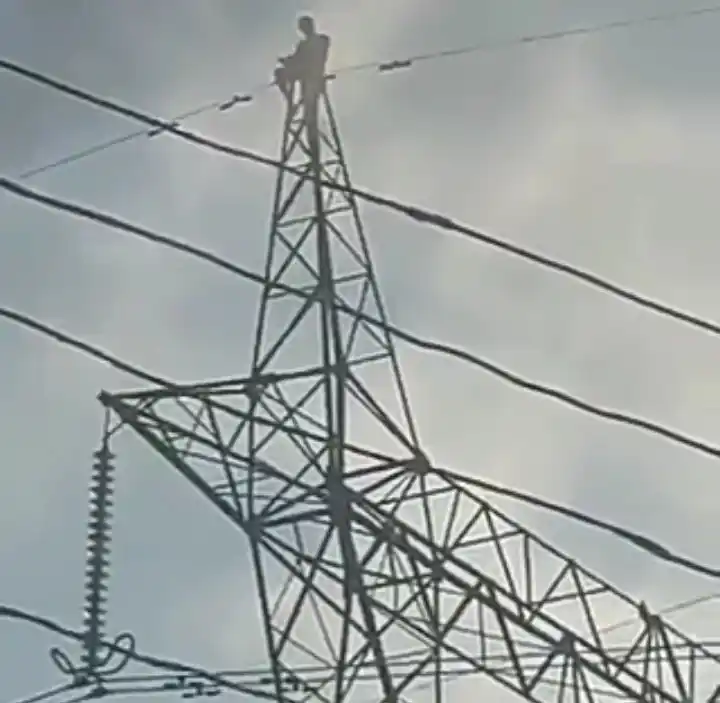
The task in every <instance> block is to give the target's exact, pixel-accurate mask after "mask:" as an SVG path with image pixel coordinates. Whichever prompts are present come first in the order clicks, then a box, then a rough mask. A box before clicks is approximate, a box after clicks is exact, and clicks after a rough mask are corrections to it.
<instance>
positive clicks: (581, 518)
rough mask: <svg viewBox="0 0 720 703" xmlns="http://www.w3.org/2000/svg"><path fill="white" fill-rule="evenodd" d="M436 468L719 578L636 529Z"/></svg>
mask: <svg viewBox="0 0 720 703" xmlns="http://www.w3.org/2000/svg"><path fill="white" fill-rule="evenodd" d="M436 471H437V473H438V474H439V475H440V476H443V477H444V478H446V479H447V480H449V481H450V483H451V484H452V485H454V486H472V487H473V488H477V489H480V490H483V491H487V492H489V493H494V494H496V495H502V496H505V497H506V498H511V499H512V500H516V501H520V502H522V503H527V504H529V505H533V506H535V507H536V508H542V509H543V510H547V511H549V512H553V513H557V514H559V515H562V516H563V517H567V518H570V519H572V520H576V521H577V522H580V523H583V524H585V525H590V526H591V527H596V528H599V529H601V530H604V531H605V532H609V533H610V534H613V535H615V536H616V537H620V538H621V539H623V540H625V541H626V542H630V543H631V544H634V545H635V546H636V547H639V548H640V549H642V550H643V551H645V552H648V553H649V554H651V555H652V556H654V557H656V558H658V559H660V560H661V561H666V562H669V563H671V564H676V565H677V566H681V567H683V568H685V569H688V570H690V571H694V572H696V573H698V574H701V575H703V576H709V577H710V578H720V569H718V568H715V567H708V566H705V565H703V564H700V563H699V562H697V561H693V560H692V559H688V558H687V557H684V556H682V555H679V554H675V553H674V552H672V551H670V550H669V549H668V548H667V547H665V546H663V545H662V544H660V543H659V542H656V541H655V540H653V539H650V538H649V537H646V536H645V535H643V534H641V533H639V532H634V531H632V530H629V529H627V528H625V527H621V526H619V525H617V524H614V523H611V522H607V521H606V520H600V519H599V518H595V517H592V516H591V515H588V514H587V513H583V512H581V511H579V510H575V509H573V508H568V507H566V506H564V505H560V504H559V503H553V502H551V501H549V500H545V499H544V498H540V497H539V496H537V495H535V494H532V493H527V492H525V491H519V490H516V489H514V488H506V487H504V486H499V485H497V484H495V483H491V482H490V481H484V480H483V479H480V478H475V477H473V476H467V475H465V474H459V473H457V472H455V471H452V470H450V469H436ZM706 600H709V598H707V599H706Z"/></svg>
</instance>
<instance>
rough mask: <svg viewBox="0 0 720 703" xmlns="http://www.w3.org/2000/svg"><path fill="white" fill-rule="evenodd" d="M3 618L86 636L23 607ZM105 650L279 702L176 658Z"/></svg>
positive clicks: (3, 612)
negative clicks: (175, 659)
mask: <svg viewBox="0 0 720 703" xmlns="http://www.w3.org/2000/svg"><path fill="white" fill-rule="evenodd" d="M0 618H11V619H13V620H22V621H24V622H29V623H32V624H33V625H37V626H38V627H42V628H43V629H45V630H49V631H50V632H54V633H55V634H58V635H61V636H62V637H66V638H68V639H72V640H75V641H76V642H82V641H83V639H84V637H85V635H84V633H82V632H78V631H76V630H72V629H70V628H69V627H65V626H64V625H60V624H59V623H57V622H55V621H54V620H51V619H50V618H46V617H43V616H41V615H35V614H34V613H30V612H28V611H26V610H21V609H19V608H10V607H8V606H0ZM102 645H103V647H106V648H107V650H108V651H112V652H115V653H117V654H121V655H122V656H124V657H127V658H128V659H130V660H132V661H136V662H138V663H140V664H147V665H148V666H151V667H153V668H155V669H165V670H167V671H174V672H176V673H181V674H188V675H191V676H200V677H202V678H205V679H207V680H208V681H211V682H212V683H214V684H216V685H218V686H222V687H224V688H228V689H231V690H234V691H237V692H238V693H245V694H249V695H252V696H258V697H260V698H264V699H267V700H272V701H274V700H276V698H275V696H274V695H272V694H269V693H267V692H265V691H261V690H257V689H252V688H249V687H247V686H243V685H242V684H238V683H236V682H235V681H231V680H229V679H227V678H225V677H222V676H218V675H217V674H214V673H212V672H211V671H208V670H206V669H200V668H197V667H194V666H188V665H187V664H183V663H182V662H178V661H174V660H172V659H164V658H160V657H154V656H150V655H147V654H142V653H140V652H137V651H135V650H134V648H125V647H121V646H118V644H117V643H115V642H103V643H102Z"/></svg>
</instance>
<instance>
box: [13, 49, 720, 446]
mask: <svg viewBox="0 0 720 703" xmlns="http://www.w3.org/2000/svg"><path fill="white" fill-rule="evenodd" d="M0 69H5V70H7V71H10V72H12V73H16V74H17V75H20V76H22V77H24V78H27V79H28V80H31V81H34V82H36V83H39V84H41V85H45V86H47V87H49V88H53V89H55V90H58V91H59V92H61V93H64V94H66V95H70V96H72V97H75V98H77V99H78V100H82V101H84V102H88V103H90V104H92V105H95V106H97V107H100V108H103V109H105V110H107V111H109V112H113V113H115V114H117V115H121V116H123V117H127V118H129V119H132V120H135V121H136V122H141V123H143V124H146V125H148V126H150V127H154V128H157V129H164V130H165V131H167V132H168V133H171V134H174V135H175V136H177V137H180V138H181V139H184V140H185V141H188V142H190V143H192V144H195V145H197V146H199V147H203V148H206V149H209V150H212V151H215V152H218V153H221V154H225V155H226V156H231V157H234V158H238V159H244V160H248V161H252V162H254V163H258V164H261V165H263V166H269V167H271V168H274V169H281V170H283V171H286V172H287V173H292V174H294V175H296V176H298V177H301V178H304V177H305V174H304V172H303V171H302V169H299V168H297V167H295V166H291V165H289V164H285V163H283V162H281V161H279V160H278V159H275V158H272V157H269V156H264V155H262V154H259V153H257V152H254V151H251V150H249V149H243V148H239V147H234V146H232V145H230V144H226V143H223V142H219V141H215V140H213V139H209V138H207V137H204V136H202V135H200V134H196V133H194V132H189V131H187V130H184V129H180V128H179V127H177V126H175V125H174V124H172V123H167V122H163V121H162V120H159V119H157V118H155V117H152V116H151V115H148V114H146V113H143V112H140V111H138V110H135V109H133V108H128V107H125V106H123V105H120V104H119V103H116V102H114V101H111V100H107V99H105V98H101V97H99V96H97V95H94V94H93V93H88V92H87V91H85V90H81V89H80V88H76V87H74V86H71V85H69V84H68V83H65V82H63V81H58V80H56V79H54V78H51V77H49V76H46V75H44V74H42V73H38V72H37V71H33V70H31V69H28V68H25V67H23V66H21V65H19V64H16V63H13V62H10V61H5V60H3V59H0ZM3 181H4V182H5V183H6V184H12V182H11V181H9V180H8V179H3ZM14 185H15V186H17V185H18V184H14ZM321 185H322V186H324V187H325V188H328V189H329V190H335V191H339V192H342V193H349V194H352V195H354V196H355V197H357V198H359V199H361V200H365V201H366V202H369V203H372V204H373V205H378V206H380V207H384V208H387V209H389V210H393V211H394V212H398V213H400V214H402V215H405V216H406V217H409V218H410V219H412V220H415V221H416V222H420V223H424V224H428V225H430V226H432V227H436V228H437V229H441V230H445V231H447V232H452V233H455V234H461V235H463V236H465V237H468V238H469V239H473V240H475V241H478V242H481V243H483V244H487V245H489V246H492V247H494V248H496V249H498V250H500V251H503V252H505V253H506V254H510V255H512V256H515V257H517V258H520V259H524V260H525V261H529V262H530V263H533V264H535V265H538V266H542V267H543V268H547V269H549V270H551V271H554V272H555V273H561V274H564V275H566V276H568V277H569V278H573V279H575V280H578V281H580V282H582V283H585V284H586V285H589V286H592V287H594V288H597V289H599V290H601V291H603V292H605V293H610V294H611V295H614V296H616V297H618V298H622V299H623V300H626V301H628V302H631V303H633V304H635V305H638V306H639V307H642V308H645V309H647V310H650V311H651V312H654V313H656V314H658V315H663V316H665V317H669V318H672V319H674V320H676V321H679V322H682V323H684V324H687V325H689V326H691V327H695V328H697V329H701V330H703V331H705V332H710V333H712V334H715V335H718V336H720V325H718V324H717V323H715V322H711V321H708V320H705V319H703V318H701V317H698V316H696V315H693V314H690V313H687V312H684V311H682V310H679V309H678V308H674V307H670V306H669V305H666V304H664V303H661V302H658V301H656V300H653V299H652V298H648V297H645V296H643V295H640V294H639V293H635V292H634V291H631V290H629V289H627V288H622V287H621V286H619V285H617V284H616V283H613V282H611V281H609V280H607V279H604V278H601V277H600V276H597V275H596V274H594V273H591V272H589V271H585V270H583V269H580V268H578V267H575V266H572V265H570V264H567V263H564V262H562V261H558V260H557V259H552V258H550V257H547V256H544V255H542V254H538V253H536V252H533V251H531V250H529V249H524V248H522V247H520V246H518V245H516V244H514V243H512V242H509V241H507V240H503V239H500V238H498V237H494V236H492V235H489V234H485V233H484V232H480V231H479V230H475V229H472V228H471V227H468V226H466V225H463V224H460V223H458V222H455V221H454V220H452V219H451V218H450V217H448V216H446V215H443V214H441V213H437V212H432V211H430V210H427V209H424V208H421V207H418V206H416V205H408V204H406V203H402V202H400V201H398V200H395V199H392V198H388V197H385V196H381V195H378V194H377V193H373V192H372V191H369V190H365V189H361V188H348V187H347V186H343V185H340V184H338V183H335V182H333V181H328V180H321ZM577 407H580V406H577ZM608 419H611V418H608ZM696 448H697V447H696Z"/></svg>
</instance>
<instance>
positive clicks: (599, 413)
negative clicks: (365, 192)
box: [0, 178, 720, 458]
mask: <svg viewBox="0 0 720 703" xmlns="http://www.w3.org/2000/svg"><path fill="white" fill-rule="evenodd" d="M0 190H5V191H6V192H9V193H12V194H14V195H17V196H19V197H21V198H24V199H27V200H32V201H34V202H36V203H38V204H41V205H45V206H46V207H50V208H52V209H54V210H59V211H62V212H66V213H68V214H71V215H75V216H77V217H81V218H83V219H86V220H90V221H92V222H96V223H98V224H101V225H104V226H105V227H108V228H110V229H112V230H115V231H119V232H124V233H126V234H130V235H133V236H136V237H139V238H141V239H145V240H147V241H151V242H154V243H156V244H161V245H163V246H166V247H169V248H172V249H175V250H176V251H180V252H183V253H186V254H190V255H191V256H194V257H197V258H199V259H201V260H202V261H205V262H207V263H211V264H213V265H215V266H218V267H219V268H222V269H223V270H225V271H228V272H230V273H233V274H234V275H236V276H239V277H242V278H245V279H246V280H249V281H252V282H253V283H257V284H260V285H264V284H265V282H266V281H265V278H264V276H262V275H260V274H259V273H256V272H255V271H252V270H250V269H247V268H244V267H242V266H239V265H237V264H234V263H232V262H230V261H227V260H226V259H223V258H222V257H220V256H218V255H216V254H213V253H211V252H209V251H207V250H204V249H201V248H199V247H196V246H193V245H190V244H185V243H183V242H180V241H178V240H175V239H172V238H171V237H168V236H166V235H162V234H158V233H157V232H153V231H151V230H149V229H147V228H145V227H141V226H138V225H134V224H132V223H130V222H127V221H126V220H123V219H121V218H119V217H117V216H115V215H110V214H107V213H104V212H100V211H99V210H95V209H92V208H88V207H85V206H82V205H77V204H75V203H71V202H69V201H67V200H61V199H59V198H55V197H53V196H49V195H45V194H43V193H39V192H38V191H35V190H32V189H30V188H28V187H27V186H24V185H21V184H19V183H15V182H14V181H11V180H9V179H7V178H0ZM273 286H274V287H275V288H276V289H277V290H278V291H282V292H285V293H290V294H291V295H295V296H298V297H302V298H305V299H307V298H308V297H309V296H310V295H311V293H310V292H308V291H307V290H303V289H300V288H295V287H294V286H290V285H287V284H285V283H282V282H280V281H277V282H274V283H273ZM336 305H337V307H338V309H339V310H341V311H342V312H345V313H347V314H350V315H353V316H354V317H355V318H356V319H358V320H361V321H363V322H364V323H366V324H368V325H372V326H375V327H378V328H380V329H384V330H387V331H388V332H389V333H390V334H392V335H393V336H395V337H396V338H397V339H401V340H403V341H404V342H407V343H408V344H410V345H412V346H415V347H417V348H419V349H422V350H425V351H431V352H436V353H439V354H443V355H446V356H449V357H453V358H455V359H459V360H461V361H464V362H466V363H469V364H472V365H473V366H476V367H478V368H481V369H483V370H484V371H486V372H488V373H490V374H492V375H494V376H496V377H498V378H500V379H501V380H503V381H505V382H507V383H509V384H511V385H513V386H516V387H518V388H520V389H521V390H524V391H528V392H531V393H535V394H537V395H542V396H545V397H547V398H552V399H553V400H556V401H559V402H561V403H563V404H564V405H568V406H570V407H572V408H573V409H575V410H580V411H582V412H585V413H587V414H589V415H593V416H595V417H600V418H603V419H605V420H609V421H611V422H615V423H619V424H623V425H629V426H632V427H635V428H636V429H641V430H644V431H645V432H648V433H650V434H654V435H657V436H660V437H663V438H664V439H667V440H669V441H671V442H673V443H676V444H679V445H681V446H684V447H687V448H689V449H693V450H695V451H697V452H699V453H701V454H705V455H708V456H712V457H713V458H720V447H717V446H714V445H711V444H708V443H706V442H704V441H702V440H699V439H696V438H694V437H691V436H689V435H686V434H683V433H681V432H679V431H677V430H674V429H671V428H668V427H666V426H664V425H660V424H657V423H654V422H651V421H649V420H645V419H643V418H640V417H637V416H634V415H628V414H625V413H621V412H618V411H616V410H610V409H606V408H602V407H600V406H597V405H594V404H592V403H590V402H588V401H585V400H582V399H580V398H578V397H576V396H574V395H571V394H569V393H566V392H565V391H562V390H559V389H557V388H553V387H551V386H546V385H543V384H541V383H537V382H535V381H531V380H528V379H526V378H523V377H522V376H519V375H518V374H516V373H513V372H511V371H508V370H506V369H504V368H502V367H500V366H498V365H496V364H494V363H493V362H490V361H487V360H486V359H482V358H480V357H478V356H476V355H474V354H471V353H470V352H468V351H465V350H463V349H458V348H456V347H453V346H450V345H447V344H442V343H440V342H433V341H430V340H427V339H424V338H422V337H419V336H417V335H414V334H412V333H410V332H407V331H405V330H403V329H401V328H399V327H396V326H394V325H391V324H386V323H383V322H382V321H380V320H377V319H375V318H374V317H372V316H370V315H367V314H365V313H362V312H360V311H358V310H354V309H353V308H351V307H349V306H348V305H346V304H344V303H343V302H341V301H337V302H336ZM35 324H37V323H35Z"/></svg>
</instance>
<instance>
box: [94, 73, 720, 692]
mask: <svg viewBox="0 0 720 703" xmlns="http://www.w3.org/2000/svg"><path fill="white" fill-rule="evenodd" d="M311 87H312V86H310V87H308V85H306V86H305V90H304V91H300V90H296V91H295V93H294V94H293V95H292V96H290V98H289V100H288V105H287V114H286V119H285V125H284V130H283V136H282V159H283V161H284V162H285V163H287V164H293V165H295V166H296V167H298V169H300V175H298V174H297V173H296V174H288V173H285V172H282V171H281V172H279V173H278V180H277V186H276V193H275V200H274V204H273V215H272V224H271V236H270V242H269V247H268V258H267V267H266V284H265V286H264V290H263V292H262V297H261V303H260V313H259V318H258V322H257V329H256V335H255V343H254V350H253V362H252V366H251V369H250V373H249V374H248V375H247V377H245V378H240V379H230V380H220V381H217V382H213V383H202V384H198V385H195V386H192V387H183V388H174V389H170V390H169V389H150V390H145V391H139V392H128V393H102V394H101V395H100V400H101V402H102V404H103V405H104V406H105V407H106V408H107V409H108V410H109V411H111V412H112V413H113V415H114V416H115V418H116V419H117V420H118V421H119V422H120V423H121V424H124V425H125V426H126V427H129V428H131V429H132V430H133V431H134V432H135V433H136V434H137V435H138V436H139V437H140V438H142V439H143V440H144V441H145V442H146V443H147V444H148V445H149V446H150V447H151V448H152V449H153V450H155V451H156V452H157V453H158V454H159V455H160V456H162V457H163V458H164V459H165V461H166V462H167V463H168V464H169V465H170V466H171V467H173V468H174V469H175V470H177V471H178V472H180V474H182V476H184V477H185V478H186V479H187V480H188V482H189V483H190V484H192V485H193V486H194V487H195V488H196V489H197V490H198V491H200V492H201V493H202V494H203V495H204V496H205V497H206V499H207V500H208V501H209V503H211V504H212V505H214V506H215V508H217V509H218V510H220V511H221V512H222V513H223V514H224V515H225V516H226V517H227V518H228V520H229V521H230V522H231V523H232V524H233V525H234V526H235V527H237V528H239V529H240V530H241V531H242V532H243V533H244V534H245V536H246V538H247V542H248V544H249V547H250V552H251V556H252V563H253V567H254V574H255V579H256V585H257V591H258V604H259V611H260V614H261V616H262V623H263V630H264V637H265V643H266V647H267V652H268V658H269V679H268V680H267V681H266V683H267V685H268V686H270V688H271V689H272V690H273V691H274V693H275V695H276V697H277V699H278V700H297V701H305V700H321V701H328V702H332V703H335V702H338V703H339V702H340V701H350V700H353V701H354V700H378V701H383V702H387V703H395V702H396V701H400V700H408V699H412V697H413V693H412V691H413V690H414V689H413V687H414V685H415V684H417V683H418V682H420V681H424V682H425V684H426V685H429V686H430V687H431V690H432V694H433V697H434V699H435V700H436V701H438V702H440V701H443V700H447V699H448V695H449V694H448V693H447V691H446V686H447V681H448V677H449V676H450V673H449V672H451V671H453V670H455V669H457V668H458V667H460V668H461V669H462V672H463V674H468V673H477V674H481V675H482V676H483V677H485V678H487V679H489V680H494V681H495V682H497V683H498V684H500V685H501V687H505V688H506V689H508V690H509V691H513V692H515V693H516V694H517V695H518V696H519V697H521V698H524V699H527V700H530V701H548V700H557V701H575V702H578V703H579V702H581V701H582V702H583V703H590V702H596V701H606V700H611V699H612V700H617V699H618V698H620V699H621V700H632V701H652V702H653V703H655V702H657V703H660V702H664V701H667V702H668V703H669V702H671V701H672V702H675V703H680V702H684V701H709V700H711V694H712V693H713V691H714V690H715V687H717V685H718V682H720V659H718V658H717V657H716V655H715V654H713V653H712V652H711V651H709V650H708V649H707V648H706V647H704V646H703V645H701V644H698V643H695V642H693V641H692V640H691V639H690V638H688V637H686V636H684V635H683V634H682V633H680V632H679V631H677V630H676V629H674V628H673V627H671V626H670V625H669V624H667V623H666V622H665V621H664V620H663V619H662V618H660V617H657V616H655V615H653V614H652V613H651V612H650V611H649V610H648V608H647V607H646V606H645V605H643V604H642V603H636V602H634V601H633V600H632V599H631V598H629V597H628V596H626V595H624V594H622V593H620V592H619V591H618V590H616V589H614V588H613V587H612V586H610V585H609V584H608V583H606V582H605V581H603V580H602V579H601V578H599V577H597V576H595V575H593V574H591V573H590V572H588V571H586V570H585V569H583V568H582V567H580V566H579V565H578V564H577V563H576V562H575V561H574V560H573V559H571V558H570V557H568V556H565V555H563V554H561V553H560V552H558V551H557V550H555V549H553V548H552V547H551V546H550V545H548V544H546V543H545V542H543V541H542V540H541V539H540V538H539V537H537V536H535V535H533V534H532V533H531V532H529V531H528V530H526V529H525V528H523V527H522V526H521V525H519V524H517V523H516V522H515V521H513V520H512V519H510V518H509V517H507V516H506V515H504V514H502V513H501V512H499V511H498V510H496V509H495V508H493V507H492V506H491V505H490V504H489V503H487V502H486V501H485V500H483V499H481V498H480V497H479V496H477V495H474V494H473V493H472V492H471V491H469V490H467V489H466V488H465V487H464V486H463V485H461V484H459V483H458V482H456V481H455V480H454V479H452V478H451V477H450V476H448V475H447V474H445V473H444V472H443V471H442V470H440V469H437V468H435V467H433V466H431V464H430V462H429V461H428V459H427V458H426V456H425V454H424V453H423V451H422V448H421V446H420V444H419V441H418V439H417V435H416V432H415V429H414V425H413V421H412V417H411V413H410V408H409V403H408V400H407V394H406V392H405V388H404V383H403V380H402V377H401V374H400V370H399V365H398V361H397V357H396V354H395V351H394V349H393V345H392V341H391V339H390V337H389V336H388V335H387V334H383V333H378V332H377V330H376V329H374V328H371V327H369V326H367V325H365V324H364V323H363V322H362V321H361V320H360V319H359V318H358V317H357V315H353V314H352V312H351V311H352V310H356V311H360V312H362V313H363V314H365V315H369V316H372V317H374V318H376V319H379V320H381V321H384V319H385V312H384V309H383V305H382V302H381V298H380V294H379V289H378V285H377V282H376V278H375V275H374V272H373V267H372V265H371V260H370V253H369V249H368V245H367V241H366V238H365V235H364V232H363V228H362V225H361V221H360V216H359V213H358V208H357V204H356V203H355V200H354V198H353V197H352V195H350V194H348V193H345V194H340V193H338V192H336V191H333V192H328V191H327V190H326V189H325V188H323V187H322V184H321V180H331V181H334V182H337V183H340V184H343V185H347V186H349V185H350V181H349V175H348V169H347V166H346V163H345V158H344V154H343V150H342V147H341V141H340V137H339V134H338V129H337V125H336V121H335V117H334V114H333V111H332V108H331V105H330V101H329V99H328V96H327V92H326V90H325V86H322V89H321V90H311V89H310V88H311ZM289 290H293V291H295V292H294V293H289V292H288V291H289ZM628 616H630V617H634V618H635V619H636V626H635V627H634V628H632V632H631V633H630V635H627V636H625V637H623V638H619V637H618V635H619V634H620V633H619V632H617V631H612V632H607V631H604V630H603V629H602V623H603V622H608V621H609V620H614V619H616V618H618V617H628ZM623 632H625V631H623ZM399 660H400V661H403V662H405V664H404V665H403V666H398V665H397V662H398V661H399ZM407 662H410V663H409V664H408V663H407ZM498 662H501V664H498ZM288 682H292V687H291V688H292V689H293V691H292V693H288Z"/></svg>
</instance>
